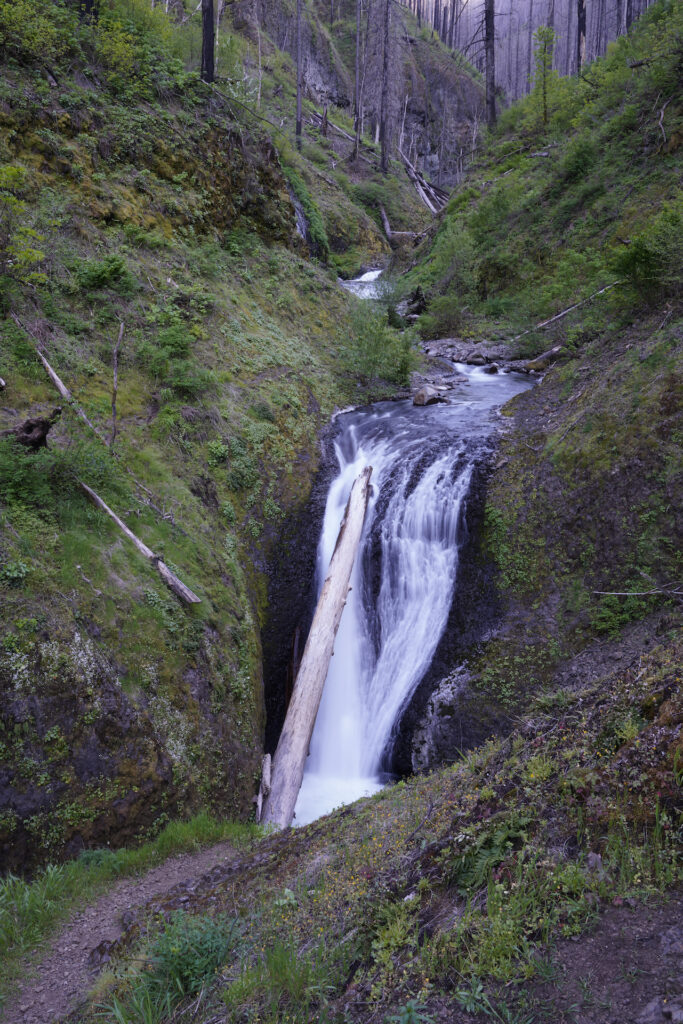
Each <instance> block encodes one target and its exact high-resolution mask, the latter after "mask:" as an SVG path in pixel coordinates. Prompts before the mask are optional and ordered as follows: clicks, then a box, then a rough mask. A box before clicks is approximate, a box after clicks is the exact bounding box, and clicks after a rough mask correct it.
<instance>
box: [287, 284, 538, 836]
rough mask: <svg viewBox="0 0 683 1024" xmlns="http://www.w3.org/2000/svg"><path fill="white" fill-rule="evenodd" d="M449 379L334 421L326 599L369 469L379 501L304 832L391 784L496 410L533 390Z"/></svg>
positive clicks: (311, 772) (311, 771) (320, 576)
mask: <svg viewBox="0 0 683 1024" xmlns="http://www.w3.org/2000/svg"><path fill="white" fill-rule="evenodd" d="M372 273H373V274H374V272H372ZM365 276H366V280H363V279H361V280H360V281H359V282H354V284H357V285H359V286H361V287H363V286H368V285H370V286H373V287H376V285H375V279H376V276H377V275H376V274H375V276H374V277H372V278H368V275H365ZM354 290H356V289H355V288H354ZM368 291H369V292H370V295H372V289H368ZM365 294H367V292H366V293H365ZM453 370H454V371H458V373H459V375H460V377H461V382H460V383H458V384H456V385H455V386H454V388H453V390H451V391H450V392H449V395H448V398H449V401H448V404H439V405H433V406H428V407H416V406H414V405H413V404H412V401H411V400H407V401H397V402H381V403H377V404H375V405H371V406H368V407H365V408H360V409H354V410H352V411H349V412H344V413H341V414H339V415H338V416H337V418H336V421H335V426H336V428H337V432H336V436H335V440H334V447H335V454H336V459H337V463H338V467H339V468H338V473H337V475H336V476H335V477H334V479H333V480H332V483H331V485H330V488H329V492H328V495H327V503H326V508H325V514H324V521H323V526H322V532H321V536H320V539H319V543H318V553H317V568H316V580H317V589H318V592H319V590H320V588H321V586H322V583H323V581H324V579H325V575H326V571H327V567H328V565H329V562H330V559H331V557H332V552H333V550H334V546H335V543H336V539H337V534H338V531H339V527H340V524H341V519H342V516H343V514H344V509H345V507H346V502H347V500H348V497H349V493H350V491H351V487H352V484H353V481H354V480H355V479H356V477H357V476H358V474H359V473H360V471H361V470H362V469H363V468H364V467H365V466H367V465H370V466H372V467H373V474H372V496H371V499H370V504H369V507H368V512H367V516H366V521H365V527H364V531H363V538H362V541H361V547H360V550H359V554H358V557H357V559H356V564H355V566H354V570H353V575H352V578H351V591H350V593H349V597H348V599H347V602H346V607H345V609H344V613H343V615H342V619H341V624H340V627H339V632H338V635H337V640H336V643H335V648H334V655H333V657H332V661H331V662H330V668H329V671H328V674H327V679H326V681H325V688H324V691H323V697H322V701H321V704H320V709H319V711H318V715H317V719H316V723H315V728H314V731H313V737H312V740H311V745H310V754H309V757H308V759H307V763H306V770H305V774H304V779H303V784H302V787H301V791H300V793H299V798H298V802H297V806H296V812H295V814H296V817H295V822H296V824H300V825H301V824H306V823H307V822H310V821H312V820H314V819H315V818H317V817H319V816H320V815H322V814H325V813H327V812H329V811H330V810H332V809H333V808H334V807H338V806H339V805H340V804H344V803H349V802H351V801H353V800H355V799H358V798H359V797H361V796H364V795H367V794H369V793H372V792H375V791H376V790H378V789H380V788H381V787H382V785H383V784H384V783H385V782H386V780H387V775H386V771H387V769H388V768H389V767H390V764H391V746H392V730H394V728H395V726H396V724H397V722H398V721H399V719H400V716H401V713H402V711H403V710H404V709H405V707H406V705H407V704H408V702H409V701H410V698H411V697H412V695H413V693H414V692H415V689H416V688H417V686H418V685H419V683H420V681H421V680H422V678H423V677H424V675H425V673H426V672H427V670H428V669H429V667H430V664H431V661H432V658H433V657H434V653H435V651H436V649H437V645H438V644H439V641H440V639H441V637H442V635H443V633H444V630H445V629H446V625H447V622H448V617H449V611H450V608H451V604H452V601H453V596H454V592H455V588H456V586H457V576H458V564H459V555H460V551H461V549H462V545H463V543H464V541H465V539H466V537H465V534H466V530H465V528H464V519H465V510H466V504H467V500H468V494H469V490H470V483H471V480H472V475H473V471H474V468H475V466H476V465H477V463H479V462H481V461H482V460H485V459H487V458H489V457H490V455H491V452H492V450H493V446H494V444H493V442H494V438H495V435H496V434H497V432H498V430H499V428H500V419H499V413H498V409H499V408H500V406H501V405H502V404H503V403H505V402H506V401H508V400H509V399H510V398H512V397H513V396H514V395H516V394H517V393H518V392H520V391H522V390H524V389H525V388H527V387H529V379H528V377H522V376H520V375H517V374H512V373H498V374H489V373H487V372H486V371H485V370H483V369H480V368H474V367H468V366H464V365H456V364H453Z"/></svg>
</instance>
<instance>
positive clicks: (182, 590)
mask: <svg viewBox="0 0 683 1024" xmlns="http://www.w3.org/2000/svg"><path fill="white" fill-rule="evenodd" d="M78 486H79V487H80V489H81V490H82V491H83V493H84V494H85V495H87V497H88V498H89V499H90V501H92V503H93V505H95V507H96V508H99V509H100V511H101V512H104V513H105V515H108V516H109V518H110V519H113V521H114V522H115V523H116V525H117V526H118V528H119V529H120V530H121V531H122V533H125V535H126V537H128V539H129V540H131V541H132V542H133V544H134V545H135V547H136V548H137V549H138V551H139V552H140V554H141V555H144V556H145V558H148V559H149V560H150V562H151V563H152V565H153V566H154V567H155V569H156V570H157V572H158V573H159V575H160V576H161V578H162V580H163V581H164V583H165V584H166V586H167V587H168V588H169V590H172V591H173V593H174V594H175V595H176V597H179V598H180V600H181V601H184V602H185V604H200V603H201V598H200V597H197V595H196V594H195V593H194V592H193V591H192V590H190V588H189V587H186V586H185V584H184V583H183V581H182V580H180V579H178V577H177V576H176V574H175V573H174V572H171V570H170V569H169V567H168V566H167V565H166V564H165V563H164V562H162V561H161V559H160V558H159V556H158V555H155V554H154V552H153V551H152V549H151V548H148V547H147V545H146V544H144V543H143V542H142V541H141V540H140V538H139V537H136V536H135V534H134V533H133V531H132V530H130V529H129V528H128V527H127V526H126V524H125V523H124V522H123V520H122V519H119V517H118V516H117V515H116V513H115V512H112V510H111V509H110V508H109V505H107V504H106V502H104V501H103V500H102V498H100V496H99V494H96V492H95V491H93V489H92V487H88V485H87V484H84V483H83V481H82V480H79V481H78Z"/></svg>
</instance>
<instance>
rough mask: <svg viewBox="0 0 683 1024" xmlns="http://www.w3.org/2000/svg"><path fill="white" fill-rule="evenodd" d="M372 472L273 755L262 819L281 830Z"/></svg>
mask: <svg viewBox="0 0 683 1024" xmlns="http://www.w3.org/2000/svg"><path fill="white" fill-rule="evenodd" d="M371 473H372V467H370V466H367V467H366V468H365V469H364V470H363V472H362V473H361V474H360V476H359V477H358V478H357V480H356V481H355V483H354V485H353V487H352V489H351V495H350V497H349V501H348V504H347V506H346V511H345V513H344V518H343V520H342V524H341V528H340V530H339V536H338V538H337V544H336V546H335V549H334V554H333V555H332V560H331V562H330V567H329V570H328V573H327V578H326V580H325V583H324V584H323V588H322V592H321V594H320V599H319V600H318V606H317V608H316V610H315V615H314V617H313V623H312V625H311V631H310V633H309V634H308V640H307V641H306V647H305V648H304V653H303V657H302V659H301V666H300V668H299V673H298V675H297V677H296V682H295V684H294V692H293V694H292V699H291V701H290V703H289V707H288V709H287V716H286V718H285V724H284V726H283V728H282V733H281V734H280V740H279V742H278V745H277V750H276V751H275V757H274V758H273V768H272V776H271V780H270V793H269V794H268V796H267V797H265V800H264V805H263V815H262V821H263V822H264V823H266V824H270V825H275V826H276V827H277V828H287V827H288V826H289V825H291V823H292V818H293V816H294V806H295V804H296V799H297V797H298V795H299V790H300V789H301V780H302V779H303V775H304V764H305V762H306V757H307V755H308V748H309V744H310V742H311V736H312V734H313V726H314V725H315V719H316V716H317V714H318V707H319V706H320V698H321V697H322V693H323V686H324V685H325V678H326V676H327V670H328V668H329V664H330V658H331V657H332V653H333V651H334V641H335V638H336V636H337V630H338V629H339V623H340V621H341V617H342V612H343V611H344V605H345V603H346V597H347V595H348V592H349V580H350V579H351V572H352V570H353V564H354V562H355V559H356V552H357V551H358V545H359V543H360V538H361V534H362V532H363V523H364V521H365V512H366V509H367V506H368V498H369V496H370V475H371Z"/></svg>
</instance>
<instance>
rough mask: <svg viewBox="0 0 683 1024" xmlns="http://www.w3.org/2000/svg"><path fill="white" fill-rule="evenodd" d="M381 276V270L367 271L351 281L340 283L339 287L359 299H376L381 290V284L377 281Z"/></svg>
mask: <svg viewBox="0 0 683 1024" xmlns="http://www.w3.org/2000/svg"><path fill="white" fill-rule="evenodd" d="M381 275H382V271H381V270H367V271H366V272H365V273H364V274H361V276H360V277H355V278H354V279H353V280H352V281H342V282H341V285H342V288H346V290H347V291H348V292H353V294H354V295H357V296H358V298H359V299H378V298H379V297H380V293H381V290H382V282H380V280H379V278H380V277H381Z"/></svg>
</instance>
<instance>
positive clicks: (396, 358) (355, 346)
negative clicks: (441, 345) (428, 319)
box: [341, 304, 415, 384]
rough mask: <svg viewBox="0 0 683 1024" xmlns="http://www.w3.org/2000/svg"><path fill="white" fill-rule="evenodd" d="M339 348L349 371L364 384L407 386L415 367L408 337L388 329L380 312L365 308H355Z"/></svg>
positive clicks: (384, 316) (406, 334)
mask: <svg viewBox="0 0 683 1024" xmlns="http://www.w3.org/2000/svg"><path fill="white" fill-rule="evenodd" d="M341 344H342V346H343V348H344V351H345V355H346V359H347V362H348V365H349V367H350V368H351V369H352V370H353V372H354V373H357V374H359V375H360V376H361V377H363V378H364V379H365V380H367V381H372V380H374V379H376V378H378V377H381V378H382V379H383V380H388V381H391V382H392V383H394V384H407V383H408V381H409V379H410V373H411V371H412V369H413V367H414V365H415V352H414V349H413V346H412V339H411V336H410V335H409V334H408V333H403V334H400V333H399V332H398V331H396V330H394V329H393V328H392V327H389V325H388V323H387V318H386V314H385V313H384V312H380V311H378V310H374V309H369V308H368V306H367V304H366V305H364V306H360V305H358V306H356V308H355V309H354V311H353V313H352V316H351V325H350V331H349V333H348V335H347V334H346V333H345V334H344V336H343V337H342V338H341Z"/></svg>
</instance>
